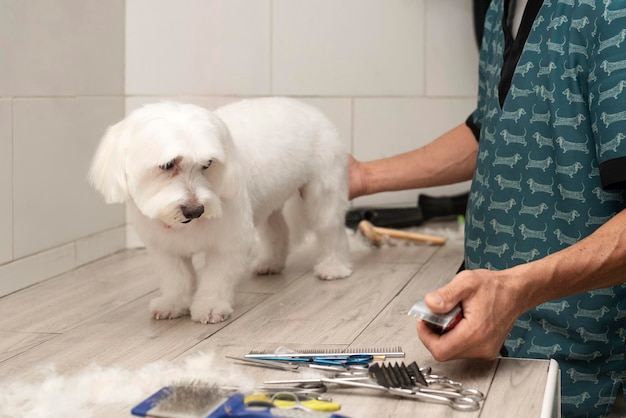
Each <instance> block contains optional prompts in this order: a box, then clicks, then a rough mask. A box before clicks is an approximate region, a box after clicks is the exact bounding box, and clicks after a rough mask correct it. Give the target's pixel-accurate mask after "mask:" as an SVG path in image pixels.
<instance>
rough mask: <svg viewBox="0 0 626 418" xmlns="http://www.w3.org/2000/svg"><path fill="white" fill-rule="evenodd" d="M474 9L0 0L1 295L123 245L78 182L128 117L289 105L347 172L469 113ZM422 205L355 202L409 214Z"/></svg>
mask: <svg viewBox="0 0 626 418" xmlns="http://www.w3.org/2000/svg"><path fill="white" fill-rule="evenodd" d="M471 10H472V6H471V1H470V0H341V1H337V0H182V1H172V0H126V1H124V0H107V1H101V0H58V1H54V2H50V1H49V0H28V1H22V0H0V57H2V62H3V67H2V70H1V71H0V196H1V197H0V295H2V294H6V293H8V292H11V291H14V290H16V289H19V288H20V287H24V286H27V285H30V284H32V283H35V282H37V281H39V280H43V279H45V278H48V277H51V276H53V275H55V274H59V273H61V272H63V271H66V270H68V269H71V268H74V267H75V266H77V265H81V264H83V263H86V262H89V261H91V260H94V259H96V258H99V257H101V256H103V255H106V254H109V253H112V252H115V251H117V250H119V249H121V248H123V247H124V245H125V242H126V244H130V245H132V244H133V234H132V228H129V229H128V230H127V229H126V227H125V222H126V219H125V218H126V217H125V212H124V208H123V207H122V206H121V205H117V206H115V205H113V206H107V205H105V204H104V203H103V201H102V198H101V197H100V196H99V195H97V193H96V192H94V191H92V190H91V189H90V188H89V186H88V185H87V183H86V180H85V176H86V172H87V167H88V165H89V161H90V159H91V155H92V153H93V150H94V149H95V146H96V143H97V141H98V140H99V138H100V136H101V135H102V134H103V132H104V130H105V128H106V126H107V125H110V124H112V123H114V122H116V121H117V120H119V119H121V118H122V117H123V115H124V112H125V110H126V112H128V111H130V110H132V109H134V108H135V107H137V106H139V105H140V104H142V103H145V102H149V101H154V100H157V99H159V98H169V99H177V100H182V101H187V102H192V103H196V104H200V105H202V106H205V107H207V108H209V109H214V108H216V107H218V106H221V105H223V104H226V103H229V102H232V101H234V100H238V99H240V98H244V97H258V96H270V95H287V96H292V97H296V98H299V99H301V100H303V101H306V102H308V103H311V104H313V105H314V106H317V107H319V108H320V109H321V110H322V111H324V112H325V113H326V114H327V115H328V116H329V117H330V118H331V119H332V120H333V121H334V122H335V123H336V124H337V126H338V129H339V132H340V133H341V134H342V136H343V138H344V140H345V141H346V143H347V144H348V145H349V146H350V150H351V152H352V153H353V154H354V155H355V156H356V157H357V158H360V159H373V158H380V157H383V156H387V155H391V154H392V153H396V152H402V151H407V150H409V149H411V148H414V147H416V146H419V145H421V144H424V143H426V142H428V141H429V140H431V139H433V138H434V137H435V136H437V135H439V134H441V133H443V132H444V131H445V130H447V129H449V128H451V127H453V126H454V125H456V124H458V123H460V122H462V121H463V120H464V119H465V118H466V116H467V115H468V114H469V112H470V111H471V110H472V109H473V107H474V101H475V92H476V90H477V86H476V67H477V51H476V46H475V45H474V37H473V29H472V15H471ZM125 107H126V109H124V108H125ZM416 169H419V167H416ZM466 188H467V185H460V186H456V187H452V188H450V187H448V188H438V189H434V190H428V192H429V193H437V194H451V193H456V192H458V191H464V190H466ZM418 192H420V191H406V192H395V193H383V194H380V195H376V196H368V197H363V198H359V199H357V200H356V201H355V202H354V204H356V205H362V204H363V205H364V204H377V205H379V204H380V205H383V204H384V205H405V204H410V205H414V204H415V201H416V198H417V194H418ZM128 231H130V232H131V233H128Z"/></svg>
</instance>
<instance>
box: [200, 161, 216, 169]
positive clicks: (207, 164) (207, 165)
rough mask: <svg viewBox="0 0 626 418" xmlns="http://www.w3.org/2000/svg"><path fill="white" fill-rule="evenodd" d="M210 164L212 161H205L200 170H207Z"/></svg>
mask: <svg viewBox="0 0 626 418" xmlns="http://www.w3.org/2000/svg"><path fill="white" fill-rule="evenodd" d="M211 164H213V160H209V161H207V163H206V164H205V165H203V166H202V169H203V170H206V169H207V168H209V167H211Z"/></svg>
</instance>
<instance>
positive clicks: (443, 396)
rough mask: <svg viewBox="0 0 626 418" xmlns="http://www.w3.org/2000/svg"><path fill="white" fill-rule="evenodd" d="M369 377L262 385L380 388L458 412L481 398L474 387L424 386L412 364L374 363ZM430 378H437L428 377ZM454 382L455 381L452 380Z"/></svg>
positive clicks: (470, 408) (475, 407) (477, 403)
mask: <svg viewBox="0 0 626 418" xmlns="http://www.w3.org/2000/svg"><path fill="white" fill-rule="evenodd" d="M369 375H370V378H368V379H367V380H364V379H360V378H349V377H348V378H344V377H332V378H328V377H327V378H315V379H291V380H271V381H266V382H265V384H266V385H278V384H303V383H307V384H316V383H317V384H320V383H323V384H327V385H339V386H348V387H360V388H367V389H374V390H378V391H384V392H386V393H388V394H391V395H396V396H400V397H403V398H409V399H415V400H418V401H423V402H432V403H439V404H444V405H448V406H449V407H451V408H453V409H455V410H458V411H476V410H478V409H480V403H481V402H482V401H483V400H484V399H485V396H484V394H483V393H482V392H480V391H478V390H476V389H464V388H462V387H457V386H456V385H455V387H448V388H447V389H446V388H442V389H436V388H432V387H429V386H428V384H429V383H428V377H427V376H428V375H427V376H424V375H422V373H421V371H420V369H419V367H418V366H417V364H416V363H411V365H409V366H408V367H407V366H405V365H404V363H403V364H402V365H397V364H396V365H395V366H384V367H383V366H380V365H378V364H374V365H372V366H371V367H370V368H369ZM430 380H431V381H433V382H434V381H435V380H437V379H433V378H430ZM450 382H454V381H452V380H449V381H448V380H445V379H440V381H438V383H440V384H442V385H443V384H450V385H451V384H452V383H450ZM454 383H458V382H454Z"/></svg>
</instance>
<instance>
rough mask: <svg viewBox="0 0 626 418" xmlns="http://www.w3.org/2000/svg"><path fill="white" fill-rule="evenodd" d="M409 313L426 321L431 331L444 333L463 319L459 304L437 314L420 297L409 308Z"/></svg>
mask: <svg viewBox="0 0 626 418" xmlns="http://www.w3.org/2000/svg"><path fill="white" fill-rule="evenodd" d="M408 314H409V315H411V316H413V317H415V318H417V319H421V320H422V321H424V322H426V324H427V325H428V327H429V328H430V329H432V330H433V331H435V332H437V333H439V334H444V333H446V332H448V331H450V330H451V329H452V328H454V327H455V326H456V324H458V323H459V322H460V321H461V319H463V310H462V309H461V305H456V306H455V307H454V308H453V309H452V310H451V311H450V312H448V313H445V314H438V313H434V312H433V311H431V310H430V309H429V308H428V306H426V303H425V302H424V299H420V300H418V301H417V302H415V304H413V306H412V307H411V309H410V310H409V313H408Z"/></svg>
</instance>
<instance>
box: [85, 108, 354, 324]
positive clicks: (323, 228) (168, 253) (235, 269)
mask: <svg viewBox="0 0 626 418" xmlns="http://www.w3.org/2000/svg"><path fill="white" fill-rule="evenodd" d="M89 179H90V182H91V184H92V185H93V186H94V188H95V189H96V190H98V191H99V192H100V193H102V195H103V196H104V198H105V200H106V202H107V203H122V202H126V203H127V204H128V206H129V213H130V214H131V217H132V219H131V221H132V222H133V223H134V225H135V227H136V229H137V232H138V234H139V236H140V237H141V239H142V240H143V242H144V244H145V245H146V248H147V249H148V251H149V253H150V254H151V255H152V260H153V263H154V267H155V271H156V273H157V274H158V275H159V276H160V279H161V293H162V294H161V295H160V296H159V297H157V298H155V299H153V300H152V301H151V302H150V311H151V315H152V316H153V317H154V318H156V319H165V318H176V317H179V316H181V315H186V314H191V318H192V319H193V320H194V321H199V322H202V323H215V322H220V321H223V320H225V319H227V318H228V317H229V315H230V314H231V313H232V312H233V302H234V288H235V285H236V283H237V281H238V280H239V279H240V278H241V277H242V276H244V275H245V274H247V273H248V272H249V267H248V259H249V255H250V250H251V246H252V245H254V243H255V234H256V233H255V229H254V228H255V226H256V230H257V232H258V237H259V242H260V244H261V245H260V249H259V252H258V256H257V259H256V261H255V265H254V268H255V269H256V272H257V273H258V274H273V273H279V272H281V271H282V270H283V268H284V266H285V261H286V258H287V253H288V247H289V245H288V236H289V229H288V225H287V222H286V221H285V217H284V213H283V207H284V206H285V203H286V202H287V201H288V200H290V199H291V200H300V201H301V202H302V204H301V205H297V207H301V208H302V212H304V213H301V214H300V215H302V219H304V220H305V221H306V222H307V224H308V225H309V226H310V228H311V230H312V231H314V232H315V234H316V236H317V239H318V240H319V242H320V244H319V247H320V249H321V254H320V256H319V260H318V261H317V264H316V265H315V273H316V274H317V276H318V277H320V278H322V279H326V280H332V279H339V278H344V277H347V276H349V275H350V274H351V271H352V267H351V263H350V259H349V249H348V238H347V235H346V231H345V227H344V217H345V211H346V209H347V205H348V174H347V151H346V149H345V146H344V145H343V143H342V142H341V140H340V139H339V137H338V134H337V131H336V129H335V127H334V126H333V124H332V123H331V122H330V121H329V120H328V119H327V118H326V117H325V116H324V115H323V114H322V113H321V112H319V111H318V110H316V109H315V108H313V107H311V106H308V105H305V104H304V103H301V102H298V101H295V100H292V99H287V98H265V99H253V100H244V101H240V102H237V103H234V104H231V105H228V106H225V107H222V108H219V109H218V110H216V111H215V112H209V111H208V110H206V109H204V108H201V107H198V106H195V105H191V104H181V103H175V102H160V103H152V104H147V105H145V106H143V107H141V108H139V109H137V110H135V111H134V112H132V113H131V114H130V115H129V116H128V117H127V118H125V119H124V120H122V121H121V122H119V123H117V124H116V125H114V126H112V127H110V128H109V129H108V131H107V132H106V134H105V136H104V137H103V138H102V141H101V142H100V145H99V147H98V149H97V151H96V154H95V156H94V158H93V161H92V165H91V169H90V173H89ZM294 206H296V205H294ZM201 252H203V253H205V266H204V268H203V269H202V270H201V271H200V272H198V273H197V274H196V272H195V271H194V267H193V265H192V262H191V257H192V256H193V255H195V254H196V253H201ZM196 276H197V277H196Z"/></svg>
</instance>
